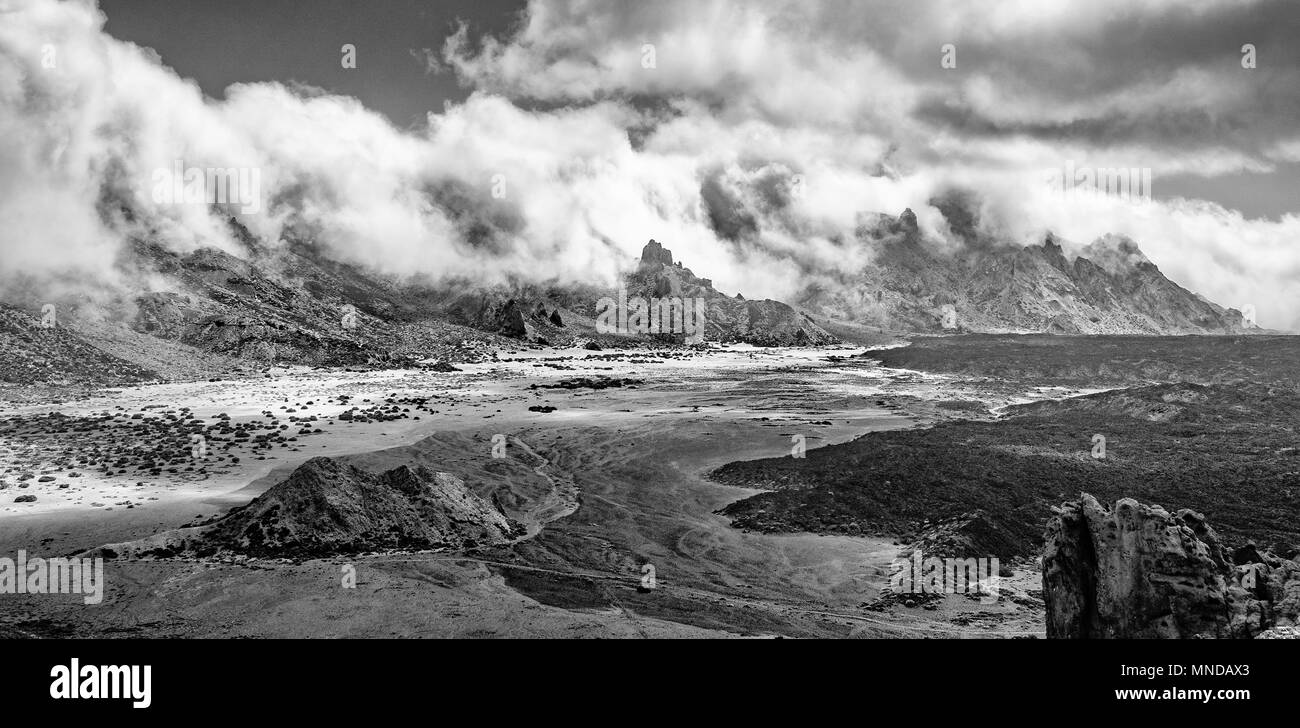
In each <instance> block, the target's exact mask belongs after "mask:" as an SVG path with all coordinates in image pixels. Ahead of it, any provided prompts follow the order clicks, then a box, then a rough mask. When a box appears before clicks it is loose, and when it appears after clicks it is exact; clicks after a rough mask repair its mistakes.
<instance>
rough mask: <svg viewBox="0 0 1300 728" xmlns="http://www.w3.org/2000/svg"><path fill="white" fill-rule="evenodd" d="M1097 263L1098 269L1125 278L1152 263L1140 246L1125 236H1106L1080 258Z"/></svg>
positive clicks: (1092, 245)
mask: <svg viewBox="0 0 1300 728" xmlns="http://www.w3.org/2000/svg"><path fill="white" fill-rule="evenodd" d="M1080 257H1083V258H1087V259H1088V260H1091V261H1092V262H1093V263H1096V264H1097V266H1098V267H1100V268H1101V269H1102V270H1104V271H1106V272H1107V273H1109V274H1111V275H1114V276H1125V275H1128V274H1130V273H1132V272H1133V271H1134V270H1137V269H1138V268H1140V267H1142V266H1143V265H1148V266H1152V267H1154V265H1153V264H1152V263H1151V261H1150V260H1149V259H1148V258H1147V257H1146V256H1145V255H1143V253H1142V250H1141V248H1139V247H1138V244H1137V243H1135V242H1133V240H1132V239H1131V238H1129V237H1126V236H1123V235H1105V236H1102V237H1100V238H1097V239H1096V240H1094V241H1093V242H1092V243H1091V244H1089V245H1088V246H1087V247H1086V248H1084V249H1083V254H1082V255H1081V256H1080Z"/></svg>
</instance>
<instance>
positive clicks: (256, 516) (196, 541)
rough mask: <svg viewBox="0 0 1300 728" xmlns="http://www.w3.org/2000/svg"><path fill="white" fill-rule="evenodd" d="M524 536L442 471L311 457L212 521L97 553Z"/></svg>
mask: <svg viewBox="0 0 1300 728" xmlns="http://www.w3.org/2000/svg"><path fill="white" fill-rule="evenodd" d="M525 530H526V529H525V528H524V527H523V526H522V525H520V524H518V523H516V522H515V521H513V520H511V519H510V518H508V517H507V516H506V515H505V514H504V513H502V512H501V510H500V508H498V507H497V506H496V505H494V504H492V503H489V502H487V501H486V500H484V499H483V498H482V497H480V496H479V495H477V494H476V493H474V492H473V491H472V490H470V489H469V488H468V487H466V485H465V483H464V482H463V481H461V480H460V479H459V478H456V477H455V476H453V475H450V474H448V473H436V472H433V471H430V470H429V469H427V468H424V467H416V468H414V469H413V468H411V467H408V466H406V465H402V466H400V467H397V468H394V469H392V470H389V471H387V472H383V473H370V472H367V471H364V470H360V469H358V468H356V467H353V466H351V465H348V464H346V463H343V462H341V461H338V460H334V459H332V458H327V457H317V458H312V459H311V460H308V461H307V462H305V463H303V464H302V465H300V466H298V468H297V469H296V470H294V471H293V473H291V474H290V475H289V477H288V478H286V479H285V480H283V481H281V482H280V483H277V484H276V485H274V486H272V487H271V488H270V489H269V490H267V491H266V492H265V493H263V494H262V495H259V496H258V497H256V498H254V499H253V500H252V501H251V502H249V503H248V504H247V505H244V506H240V507H238V508H235V509H233V510H232V511H230V513H228V514H226V515H225V516H224V517H223V518H221V519H220V520H218V521H216V522H214V523H212V524H209V525H205V526H198V527H193V528H182V529H177V530H173V531H167V532H164V533H161V534H158V535H156V536H151V537H149V538H146V539H144V540H141V541H132V542H127V543H119V544H108V545H106V546H102V547H99V548H98V549H96V552H97V553H99V554H101V555H104V556H108V557H110V558H115V557H119V556H171V555H178V554H195V555H211V554H217V553H224V552H233V553H239V554H247V555H250V556H269V557H279V556H298V557H315V556H325V555H330V554H346V553H358V552H363V551H381V550H389V549H400V550H425V549H432V548H444V547H446V548H458V549H459V548H473V547H475V546H484V545H491V544H502V543H506V542H508V541H510V540H511V539H514V538H516V537H519V536H522V535H523V534H524V533H525Z"/></svg>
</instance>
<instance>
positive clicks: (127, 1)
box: [100, 0, 524, 127]
mask: <svg viewBox="0 0 1300 728" xmlns="http://www.w3.org/2000/svg"><path fill="white" fill-rule="evenodd" d="M523 5H524V3H523V1H522V0H518V1H515V0H364V1H362V0H216V1H214V0H101V2H100V8H101V9H102V10H103V11H104V13H105V14H106V15H107V16H108V23H107V26H106V30H107V31H108V32H109V34H111V35H113V36H115V37H117V38H120V39H122V40H128V41H131V42H134V43H136V44H139V45H142V46H147V47H150V48H153V49H154V50H156V51H158V53H159V54H160V55H161V56H162V60H163V62H164V63H166V64H167V65H169V66H171V67H172V68H174V69H175V70H176V71H177V72H179V73H180V75H182V76H184V77H186V78H192V79H194V80H196V81H198V83H199V86H200V87H202V89H203V91H204V93H206V94H208V95H209V96H213V97H217V98H221V97H222V91H223V89H225V88H226V86H228V85H230V84H231V83H235V82H240V81H271V80H274V81H283V82H290V81H297V82H300V83H306V84H310V85H312V86H318V87H320V88H323V89H326V90H328V91H331V92H336V93H340V94H346V95H348V96H353V97H355V98H357V99H359V100H360V101H361V102H362V103H363V104H365V105H366V106H367V107H368V108H371V109H374V110H376V111H380V112H382V113H384V114H386V115H387V116H388V117H389V118H390V119H391V120H392V121H393V123H395V124H397V125H398V126H401V127H409V126H412V125H418V124H421V123H422V122H423V121H424V115H425V113H426V112H428V111H430V110H435V111H438V110H441V109H442V102H443V100H444V99H452V100H459V99H462V98H464V97H465V95H466V91H465V89H461V88H459V87H458V86H457V83H456V79H455V77H454V75H453V74H451V73H441V74H428V73H426V72H425V66H424V64H423V62H422V61H420V60H418V59H417V58H415V57H413V56H412V55H411V51H412V50H419V49H421V48H431V49H434V50H435V51H436V50H439V49H441V47H442V43H443V40H444V39H445V38H446V37H447V36H448V35H449V34H451V33H452V32H453V31H454V30H455V23H456V21H457V20H458V19H462V20H465V21H467V22H468V23H469V24H470V28H471V35H472V36H473V37H478V36H479V35H480V34H482V33H484V32H486V33H491V34H496V35H501V34H502V33H503V32H504V31H505V30H507V29H508V28H509V27H510V26H511V25H512V23H514V22H515V20H516V15H517V13H518V11H519V10H520V9H522V7H523ZM345 43H351V44H353V45H355V46H356V47H357V67H356V69H355V70H349V69H344V68H343V67H342V65H341V63H340V59H341V57H342V54H341V51H340V49H341V48H342V46H343V44H345Z"/></svg>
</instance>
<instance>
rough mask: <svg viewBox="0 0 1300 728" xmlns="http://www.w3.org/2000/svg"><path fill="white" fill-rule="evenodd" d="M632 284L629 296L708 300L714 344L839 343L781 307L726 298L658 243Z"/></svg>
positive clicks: (707, 326)
mask: <svg viewBox="0 0 1300 728" xmlns="http://www.w3.org/2000/svg"><path fill="white" fill-rule="evenodd" d="M626 283H627V292H628V295H629V296H641V297H644V298H646V299H651V298H668V297H683V298H696V299H703V301H704V305H705V311H706V313H705V317H704V338H705V339H707V340H709V341H718V342H722V343H732V342H744V343H748V344H754V345H756V346H821V345H825V344H831V343H836V342H837V341H838V340H837V339H836V338H835V337H834V336H833V335H831V334H830V333H828V332H826V331H825V330H824V329H822V327H820V326H818V325H817V324H816V323H815V322H814V321H813V320H812V319H811V318H809V317H808V316H807V315H806V314H803V313H800V312H799V311H796V310H795V309H794V308H792V307H790V306H788V305H786V304H784V303H781V302H780V301H772V300H767V299H764V300H746V299H744V298H742V297H734V298H733V297H731V296H727V295H725V294H723V293H720V292H719V291H717V290H716V289H714V288H713V281H712V280H710V279H708V278H700V277H698V276H696V275H695V273H694V272H692V271H691V269H690V268H687V267H686V266H685V265H684V264H683V263H682V261H681V260H677V261H675V262H674V259H673V252H672V251H671V250H669V249H668V248H665V247H664V246H663V245H662V244H661V243H659V242H657V241H655V240H651V241H650V242H649V243H646V245H645V247H644V248H643V249H642V250H641V261H640V264H639V266H638V267H637V270H636V271H635V272H634V273H632V274H631V275H629V276H628V277H627V280H626ZM668 338H672V337H668ZM677 338H681V337H680V336H679V337H677Z"/></svg>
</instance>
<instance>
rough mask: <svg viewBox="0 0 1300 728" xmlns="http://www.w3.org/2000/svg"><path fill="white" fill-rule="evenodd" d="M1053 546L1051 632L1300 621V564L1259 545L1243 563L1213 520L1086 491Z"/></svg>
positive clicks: (1195, 632)
mask: <svg viewBox="0 0 1300 728" xmlns="http://www.w3.org/2000/svg"><path fill="white" fill-rule="evenodd" d="M1045 539H1046V543H1045V545H1044V550H1043V593H1044V600H1045V602H1046V606H1047V636H1048V637H1050V638H1074V639H1113V638H1166V639H1181V638H1205V637H1210V638H1250V637H1255V636H1258V635H1260V634H1261V633H1263V632H1265V631H1266V630H1269V629H1272V628H1275V627H1290V626H1294V625H1295V623H1296V619H1297V616H1298V614H1297V612H1298V609H1300V564H1297V563H1296V562H1294V561H1288V560H1284V559H1280V558H1277V557H1274V556H1272V555H1268V554H1263V555H1260V554H1257V552H1255V550H1254V549H1249V550H1247V551H1244V552H1242V551H1239V552H1238V553H1240V554H1241V555H1242V556H1250V557H1252V558H1255V557H1257V558H1259V559H1260V560H1261V561H1262V562H1263V563H1243V564H1233V563H1232V561H1231V560H1229V558H1228V557H1227V556H1226V555H1225V553H1224V549H1223V546H1222V544H1221V543H1220V540H1219V537H1218V535H1217V534H1216V533H1215V532H1214V529H1212V528H1211V527H1210V526H1209V524H1208V523H1207V522H1206V520H1205V518H1204V517H1203V516H1201V515H1200V514H1198V513H1195V512H1193V511H1190V510H1187V509H1183V510H1180V511H1178V512H1177V513H1175V514H1173V515H1170V514H1169V513H1168V512H1167V511H1165V510H1164V509H1163V508H1161V507H1160V506H1148V505H1143V504H1141V503H1138V502H1137V501H1135V500H1133V499H1131V498H1123V499H1120V500H1119V501H1117V502H1116V503H1115V505H1114V507H1113V508H1111V509H1107V508H1106V507H1104V506H1102V505H1101V504H1100V503H1099V502H1098V501H1097V500H1096V499H1095V498H1093V497H1092V496H1091V495H1088V494H1086V493H1084V494H1083V496H1082V499H1081V500H1080V501H1077V502H1070V503H1066V504H1065V505H1064V507H1063V508H1061V509H1060V512H1059V513H1058V514H1057V515H1056V516H1054V517H1053V518H1051V519H1050V520H1049V521H1048V524H1047V530H1046V534H1045Z"/></svg>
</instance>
